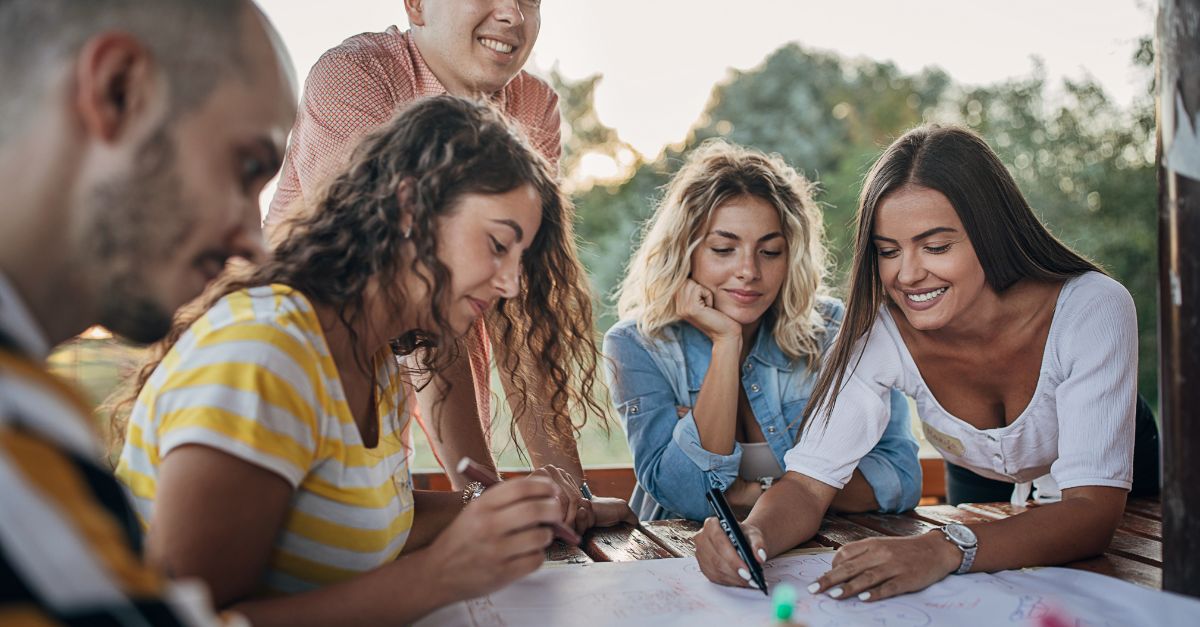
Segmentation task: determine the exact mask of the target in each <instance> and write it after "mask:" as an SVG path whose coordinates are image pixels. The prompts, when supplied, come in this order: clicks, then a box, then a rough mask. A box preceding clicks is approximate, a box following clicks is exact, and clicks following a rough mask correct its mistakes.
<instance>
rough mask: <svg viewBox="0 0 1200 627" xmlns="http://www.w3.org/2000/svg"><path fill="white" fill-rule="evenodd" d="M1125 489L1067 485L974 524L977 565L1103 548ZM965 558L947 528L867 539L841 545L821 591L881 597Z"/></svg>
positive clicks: (1045, 560)
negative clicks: (1051, 497)
mask: <svg viewBox="0 0 1200 627" xmlns="http://www.w3.org/2000/svg"><path fill="white" fill-rule="evenodd" d="M1125 495H1126V492H1125V490H1122V489H1120V488H1106V487H1097V486H1087V487H1079V488H1070V489H1067V490H1063V499H1062V501H1061V502H1058V503H1053V504H1050V505H1043V506H1041V507H1037V508H1033V509H1030V510H1028V511H1026V512H1023V513H1021V514H1017V515H1016V516H1011V517H1009V518H1005V519H1003V520H996V521H990V522H986V523H977V524H972V525H967V526H968V527H970V529H971V530H972V531H973V532H975V536H976V538H977V539H978V543H979V544H978V549H977V552H976V554H975V562H974V564H973V565H972V566H971V570H970V572H992V571H997V570H1008V569H1013V568H1025V567H1028V566H1053V565H1057V564H1063V563H1066V562H1071V561H1075V560H1079V559H1083V558H1085V557H1090V556H1092V555H1097V554H1099V553H1102V552H1103V551H1104V549H1105V548H1107V547H1108V545H1109V543H1110V542H1111V541H1112V536H1113V532H1114V531H1116V528H1117V524H1118V523H1119V522H1120V520H1121V515H1122V513H1123V512H1124V510H1125ZM962 560H963V552H962V550H961V549H959V548H958V546H957V545H955V544H953V543H951V542H950V541H949V540H947V539H946V537H945V534H943V533H942V532H941V531H940V530H934V531H930V532H928V533H926V534H924V535H920V536H910V537H904V538H870V539H867V540H860V541H858V542H852V543H850V544H847V545H846V546H844V547H842V548H841V549H840V550H839V551H838V553H837V555H836V556H835V557H834V560H833V568H832V569H831V570H830V571H829V572H828V573H826V574H825V575H824V576H822V577H821V578H820V579H819V580H818V581H817V584H815V585H817V589H816V590H815V591H817V592H827V593H828V594H829V596H831V597H834V598H848V597H858V598H859V599H860V600H863V601H877V600H879V599H886V598H888V597H892V596H896V595H898V594H904V593H906V592H913V591H916V590H921V589H923V588H925V587H926V586H929V585H930V584H933V583H936V582H938V581H940V580H942V579H943V578H944V577H946V575H949V574H950V573H953V572H955V571H956V570H957V569H958V568H959V566H960V565H961V563H962ZM863 595H865V596H863Z"/></svg>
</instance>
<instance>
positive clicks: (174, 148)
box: [83, 23, 295, 342]
mask: <svg viewBox="0 0 1200 627" xmlns="http://www.w3.org/2000/svg"><path fill="white" fill-rule="evenodd" d="M255 26H257V23H255ZM245 28H246V30H248V31H252V32H251V33H248V34H247V39H248V41H247V42H246V43H244V44H243V45H244V47H245V52H246V54H245V63H246V64H247V69H246V72H244V73H243V72H232V73H229V74H228V75H227V76H226V77H225V78H224V80H223V81H222V83H221V84H220V85H218V86H217V87H216V88H215V89H214V90H213V93H212V94H211V95H210V96H209V98H208V99H207V100H206V101H205V102H204V103H203V104H201V105H200V106H198V107H196V108H195V109H192V110H189V111H187V112H186V113H184V114H183V115H181V116H179V117H178V118H177V119H175V120H172V121H170V122H167V123H165V124H163V125H162V126H161V127H160V128H159V129H158V130H157V131H156V132H154V133H152V134H151V135H150V137H149V139H147V140H146V141H145V142H144V143H143V144H142V145H141V146H140V148H139V149H138V150H137V153H136V155H135V156H134V157H133V159H132V160H131V163H130V166H129V167H128V168H127V169H126V172H124V173H123V175H122V174H118V175H116V176H113V177H109V178H108V179H107V180H106V181H105V182H102V183H99V184H97V185H95V186H94V189H93V190H92V192H91V193H90V194H88V196H87V198H86V201H87V202H88V203H90V205H91V206H90V207H88V211H87V212H86V213H85V215H86V216H88V217H89V218H90V219H89V222H90V223H91V224H90V226H91V228H90V229H89V238H88V240H87V244H86V245H85V247H86V250H85V251H83V252H84V253H85V256H84V257H83V259H85V260H86V261H87V262H89V264H90V265H89V266H86V267H84V269H83V272H84V273H85V274H86V275H88V277H87V278H88V281H87V284H88V285H90V286H92V289H96V290H97V292H96V299H97V303H98V305H99V310H98V313H99V315H100V319H99V320H98V321H99V322H100V323H101V324H103V325H104V326H106V327H108V328H109V329H111V330H112V331H113V332H115V333H118V334H121V335H123V336H126V337H128V338H130V339H132V340H135V341H139V342H151V341H155V340H158V339H160V338H161V337H162V336H163V335H165V334H166V332H167V330H168V329H169V328H170V323H171V317H172V316H173V314H174V312H175V310H176V309H177V308H179V307H180V306H181V305H183V304H185V303H187V302H188V301H190V300H192V299H194V298H195V297H197V296H198V295H199V294H200V292H201V291H202V290H203V289H204V287H205V286H206V285H207V284H208V283H209V282H210V281H212V280H213V279H214V278H215V277H216V276H217V275H218V274H219V273H220V272H221V271H222V269H223V268H224V267H225V261H226V260H227V259H228V258H229V257H233V256H239V257H246V258H250V259H258V258H260V257H261V256H262V255H263V244H262V233H261V229H260V226H259V222H260V218H259V205H258V196H259V193H260V192H261V191H262V189H263V186H264V185H266V183H267V182H268V181H269V180H270V179H271V178H272V177H273V176H274V175H275V173H276V171H277V170H278V168H279V165H280V161H281V155H282V154H283V147H284V141H285V138H286V136H287V131H288V129H289V128H290V127H291V124H292V120H293V116H294V112H295V105H294V102H295V100H294V98H295V97H294V94H293V92H292V89H291V86H290V82H289V81H288V80H287V78H286V76H285V75H284V74H283V72H282V71H281V69H280V67H279V64H278V62H277V60H276V56H275V53H274V51H273V49H272V48H271V45H270V43H269V42H268V41H267V40H266V37H265V34H264V33H262V32H261V30H260V29H259V28H251V27H249V26H247V27H245ZM251 35H255V36H256V38H255V39H254V40H253V41H249V39H251ZM259 39H261V41H259Z"/></svg>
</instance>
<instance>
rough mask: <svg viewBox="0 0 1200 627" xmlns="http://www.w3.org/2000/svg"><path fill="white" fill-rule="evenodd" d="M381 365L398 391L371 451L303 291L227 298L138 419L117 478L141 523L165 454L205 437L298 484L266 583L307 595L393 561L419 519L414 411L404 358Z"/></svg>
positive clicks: (172, 356)
mask: <svg viewBox="0 0 1200 627" xmlns="http://www.w3.org/2000/svg"><path fill="white" fill-rule="evenodd" d="M374 366H375V368H376V375H377V380H378V381H379V382H380V385H381V390H386V393H381V394H378V395H377V396H378V403H377V410H378V415H379V420H380V425H379V427H380V428H379V431H380V436H379V444H378V445H377V446H376V447H374V448H371V449H368V448H366V447H365V446H364V445H363V442H362V438H361V436H360V434H359V430H358V427H357V425H356V424H355V422H354V418H353V416H352V415H351V413H350V409H349V406H348V405H347V403H346V398H345V394H344V392H343V390H342V384H341V380H340V379H339V377H338V373H337V368H336V367H335V365H334V362H333V359H332V357H330V354H329V349H328V347H327V346H326V344H325V336H324V333H323V332H322V331H321V325H320V321H319V320H318V318H317V316H316V313H315V312H314V311H313V308H312V305H311V304H310V303H309V302H308V300H307V299H306V298H305V297H304V295H302V294H301V293H300V292H298V291H296V290H294V289H292V288H290V287H288V286H285V285H271V286H264V287H256V288H250V289H247V290H242V291H239V292H234V293H233V294H230V295H228V296H226V297H225V298H223V299H221V300H220V301H218V302H217V304H216V305H214V306H213V307H212V309H210V310H209V311H208V312H207V313H206V314H204V316H203V317H201V318H200V319H199V320H197V321H196V322H195V323H194V324H193V325H192V326H191V328H190V329H188V331H187V332H186V333H185V334H184V335H183V336H182V337H181V338H180V340H179V342H178V343H177V344H176V345H175V346H174V347H173V348H172V349H171V350H170V352H168V353H167V355H166V357H165V358H164V359H163V361H162V363H161V364H159V366H158V368H157V369H156V370H155V371H154V373H153V374H152V375H151V377H150V379H149V380H148V381H147V383H146V386H145V388H144V389H142V392H141V394H140V395H139V396H138V399H137V403H136V405H135V406H134V409H133V414H132V416H131V418H130V422H129V429H128V432H127V439H126V443H125V448H124V450H123V451H122V452H121V460H120V463H119V464H118V466H117V477H118V478H120V479H121V481H122V482H123V483H124V484H125V486H126V488H127V489H128V490H129V491H130V493H131V496H132V499H133V502H134V506H135V509H136V510H137V514H138V516H139V518H140V519H141V522H142V524H143V526H145V525H147V524H148V522H149V521H150V519H151V517H152V515H153V511H154V496H155V490H156V484H157V477H158V469H159V463H160V461H161V460H162V458H163V457H165V456H166V455H167V454H168V453H170V451H171V450H173V449H174V448H175V447H177V446H181V445H185V444H200V445H204V446H210V447H212V448H215V449H217V450H220V451H222V452H224V453H226V454H229V455H233V456H235V457H237V458H239V459H243V460H245V461H248V462H250V463H252V464H255V465H258V466H261V467H263V468H265V469H267V470H270V471H271V472H274V473H276V474H278V475H280V476H281V477H283V478H284V479H285V480H287V481H288V483H290V484H291V485H292V486H293V487H294V488H295V494H294V495H293V497H292V501H291V505H290V511H289V512H288V514H287V517H286V519H285V523H284V528H283V529H282V532H281V533H280V535H279V538H278V539H277V540H276V543H275V547H274V551H273V552H272V555H271V562H270V565H269V567H268V572H267V575H266V578H265V580H264V581H263V585H262V591H263V592H264V593H267V594H277V593H286V594H294V593H297V592H303V591H305V590H310V589H313V588H317V587H321V586H324V585H328V584H331V583H334V582H338V581H341V580H344V579H348V578H350V577H353V576H355V575H357V574H359V573H362V572H364V571H368V570H371V569H373V568H376V567H378V566H379V565H381V564H384V563H386V562H389V561H391V560H393V559H395V558H396V556H397V555H399V553H400V549H401V548H403V546H404V542H405V540H406V539H407V538H408V533H409V530H410V529H411V528H412V519H413V498H412V477H411V475H410V473H409V468H408V454H409V453H410V452H411V449H409V448H407V447H406V446H405V445H404V442H403V438H402V434H403V433H404V430H405V429H406V428H407V426H408V424H407V423H408V416H409V413H408V410H407V404H406V402H405V399H404V395H403V392H402V387H401V377H400V373H399V367H398V364H397V362H396V359H395V357H394V356H393V355H392V354H391V353H390V352H389V351H386V350H385V351H382V352H381V353H379V354H378V355H376V356H375V358H374ZM214 507H216V504H214ZM214 515H217V512H214Z"/></svg>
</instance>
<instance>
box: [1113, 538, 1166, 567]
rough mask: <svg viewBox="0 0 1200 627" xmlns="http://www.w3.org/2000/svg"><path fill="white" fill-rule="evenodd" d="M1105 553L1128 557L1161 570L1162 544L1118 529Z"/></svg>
mask: <svg viewBox="0 0 1200 627" xmlns="http://www.w3.org/2000/svg"><path fill="white" fill-rule="evenodd" d="M1104 552H1105V553H1112V554H1115V555H1120V556H1121V557H1128V558H1129V559H1131V560H1136V561H1139V562H1142V563H1144V564H1149V565H1151V566H1156V567H1158V568H1162V542H1161V541H1159V540H1151V539H1150V538H1143V537H1142V536H1139V535H1134V534H1132V533H1129V532H1127V531H1123V530H1121V529H1118V530H1117V532H1116V533H1115V534H1113V539H1112V542H1111V543H1110V544H1109V545H1108V549H1106V550H1105V551H1104Z"/></svg>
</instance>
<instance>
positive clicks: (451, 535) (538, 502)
mask: <svg viewBox="0 0 1200 627" xmlns="http://www.w3.org/2000/svg"><path fill="white" fill-rule="evenodd" d="M558 496H559V488H558V486H556V485H555V484H554V482H552V481H550V480H548V479H545V478H541V477H530V478H525V479H514V480H512V481H504V482H502V483H498V484H496V485H494V486H492V487H489V488H488V489H487V490H486V491H485V492H484V493H483V494H482V495H481V496H480V497H479V498H477V499H475V500H474V501H471V502H470V503H468V504H467V505H466V507H464V508H463V511H462V513H461V514H459V515H458V516H457V517H456V518H455V519H454V522H453V523H451V524H450V526H449V527H447V528H446V530H445V531H443V532H442V533H440V534H439V535H438V537H437V539H435V540H434V541H433V543H432V544H431V545H430V547H429V549H428V551H429V554H430V555H429V557H430V558H432V559H431V560H430V562H431V563H432V564H436V565H437V567H436V569H435V573H431V576H433V577H436V578H437V579H439V580H440V581H439V582H438V585H440V586H446V589H449V590H453V591H454V592H455V594H453V595H452V596H454V597H455V598H456V599H457V600H461V599H468V598H472V597H477V596H480V595H483V594H487V593H489V592H492V591H494V590H498V589H500V588H502V587H504V586H505V585H507V584H509V583H511V582H513V581H515V580H517V579H519V578H521V577H524V576H525V575H528V574H529V573H531V572H533V571H534V570H537V568H538V567H539V566H541V564H542V562H543V561H544V560H545V559H546V547H547V546H549V545H550V542H551V541H552V540H553V539H554V532H553V531H552V530H551V528H550V527H549V526H548V525H550V524H553V523H556V522H559V521H560V520H561V516H562V514H561V509H560V505H559V500H558Z"/></svg>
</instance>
